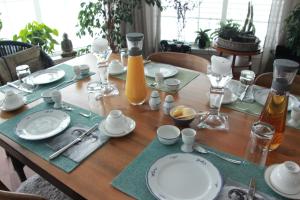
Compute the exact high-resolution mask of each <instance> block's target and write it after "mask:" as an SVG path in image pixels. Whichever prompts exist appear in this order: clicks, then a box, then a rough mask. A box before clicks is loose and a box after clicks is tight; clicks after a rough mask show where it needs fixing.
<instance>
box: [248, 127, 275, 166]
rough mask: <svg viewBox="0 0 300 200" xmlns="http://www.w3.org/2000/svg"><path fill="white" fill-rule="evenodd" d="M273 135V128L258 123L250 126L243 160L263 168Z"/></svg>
mask: <svg viewBox="0 0 300 200" xmlns="http://www.w3.org/2000/svg"><path fill="white" fill-rule="evenodd" d="M273 135H274V127H273V126H272V125H270V124H267V123H264V122H261V121H258V122H254V123H253V124H252V126H251V133H250V140H249V142H248V145H247V149H246V152H245V159H246V160H248V161H249V162H252V163H255V164H257V165H258V166H259V167H264V166H265V164H266V160H267V157H268V152H269V148H270V145H271V141H272V138H273Z"/></svg>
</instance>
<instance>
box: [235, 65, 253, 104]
mask: <svg viewBox="0 0 300 200" xmlns="http://www.w3.org/2000/svg"><path fill="white" fill-rule="evenodd" d="M254 79H255V73H254V72H253V71H251V70H242V71H241V75H240V83H241V84H240V88H239V94H238V96H239V99H240V100H241V101H245V102H253V101H254V96H253V83H254Z"/></svg>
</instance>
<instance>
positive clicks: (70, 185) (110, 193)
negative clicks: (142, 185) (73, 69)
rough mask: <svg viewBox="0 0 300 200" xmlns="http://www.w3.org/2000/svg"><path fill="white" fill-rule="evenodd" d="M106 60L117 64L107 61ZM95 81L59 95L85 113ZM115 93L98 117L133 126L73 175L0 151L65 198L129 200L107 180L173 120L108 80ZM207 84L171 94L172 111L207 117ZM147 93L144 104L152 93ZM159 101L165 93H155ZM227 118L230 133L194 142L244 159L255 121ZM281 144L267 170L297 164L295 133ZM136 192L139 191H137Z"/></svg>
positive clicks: (0, 138)
mask: <svg viewBox="0 0 300 200" xmlns="http://www.w3.org/2000/svg"><path fill="white" fill-rule="evenodd" d="M111 59H119V56H118V55H112V56H111ZM65 63H66V64H69V65H80V64H87V65H89V66H90V69H91V71H94V72H97V67H96V58H95V57H94V56H93V55H91V54H87V55H84V56H81V57H77V58H74V59H72V60H69V61H67V62H65ZM92 80H98V75H97V74H96V75H94V76H91V77H89V78H86V79H83V80H80V81H78V82H76V83H74V84H72V85H70V86H67V87H65V88H63V89H61V92H62V97H63V101H65V102H68V103H71V104H73V105H76V106H79V107H82V108H85V109H89V107H88V98H87V91H86V86H87V84H88V82H89V81H92ZM109 81H110V82H112V83H114V84H116V86H117V88H118V89H119V91H120V93H119V95H117V96H109V97H104V98H103V100H102V101H101V102H100V103H99V106H100V107H101V113H100V114H101V115H103V116H105V115H107V114H108V113H109V112H110V110H112V109H119V110H121V111H122V112H123V113H124V114H125V115H127V116H130V117H131V118H132V119H134V120H135V122H136V128H135V129H134V131H133V132H132V133H130V134H129V135H127V136H124V137H120V138H111V139H110V140H109V141H108V142H107V143H106V144H105V145H104V146H102V147H101V148H99V149H98V150H96V151H95V152H94V153H93V154H91V155H90V156H89V157H88V158H87V159H85V161H84V162H82V163H81V164H80V165H79V166H78V167H77V168H75V169H74V170H73V171H72V172H70V173H66V172H64V171H63V170H61V169H59V168H57V167H55V166H54V165H52V164H51V163H49V162H48V161H46V160H44V159H42V158H41V157H39V156H38V155H36V154H34V153H32V152H31V151H29V150H27V149H25V148H23V147H22V146H20V145H18V144H17V143H15V142H13V141H12V140H10V139H9V138H7V137H5V136H4V135H2V134H0V145H1V146H2V147H3V148H4V149H5V150H6V151H8V152H9V153H10V154H11V155H13V156H14V157H16V158H17V159H18V160H20V161H21V162H23V163H24V164H25V165H27V166H29V167H30V168H31V169H32V170H34V171H35V172H36V173H37V174H39V175H41V176H42V177H44V178H45V179H46V180H48V181H49V182H50V183H52V184H53V185H55V186H56V187H58V188H59V189H60V190H62V191H63V192H65V193H66V194H68V195H69V196H70V197H72V198H73V199H76V200H78V199H89V200H96V199H97V200H98V199H112V200H115V199H132V198H131V197H129V196H127V195H126V194H124V193H122V192H120V191H118V190H117V189H115V188H113V187H112V186H111V182H112V180H113V179H114V178H115V177H116V176H117V175H118V174H119V173H120V172H121V171H122V170H123V169H124V168H125V167H126V166H127V165H128V164H130V162H132V161H133V160H134V159H135V158H136V157H137V156H138V154H139V153H141V152H142V151H143V149H144V148H145V147H146V146H147V145H148V144H149V143H151V141H152V140H153V139H154V138H155V137H156V130H157V128H158V127H159V126H161V125H164V124H173V121H172V119H171V118H170V117H169V116H167V115H165V114H164V113H163V111H162V109H160V110H158V111H153V110H151V109H150V107H149V105H148V101H146V102H145V103H144V104H143V105H140V106H133V105H131V104H130V103H129V102H128V101H127V98H126V96H125V81H123V80H120V79H117V78H114V77H110V78H109ZM209 87H210V83H209V80H208V78H207V77H206V75H205V74H200V75H199V76H198V77H197V78H195V79H194V80H192V81H191V82H190V83H189V84H188V85H186V86H185V87H184V88H182V89H181V90H180V91H178V92H177V93H176V94H173V96H174V98H175V103H176V105H188V106H191V107H193V108H194V109H196V110H197V111H206V110H208V109H209V107H208V91H209ZM147 90H148V98H149V95H150V92H151V89H150V88H147ZM159 93H160V97H161V99H162V100H164V98H165V96H166V95H167V94H168V93H165V92H159ZM41 102H42V99H39V100H37V101H35V102H33V103H30V104H28V105H26V106H25V107H23V108H22V109H19V110H17V111H14V112H1V114H0V119H1V121H2V122H3V121H5V120H7V119H10V118H12V117H14V116H15V115H17V114H19V113H21V112H23V111H25V110H26V109H29V108H31V107H33V106H35V105H37V104H39V103H41ZM221 111H222V112H224V113H226V114H227V115H228V116H229V126H230V127H229V131H226V132H224V131H214V130H208V129H198V130H197V136H196V141H197V142H199V143H201V144H205V145H208V146H209V147H212V148H214V149H217V150H219V151H222V152H226V153H229V154H233V155H235V156H239V157H243V156H244V151H245V149H246V145H247V143H248V140H249V135H250V127H251V124H252V123H253V122H255V121H257V120H258V117H257V116H253V115H249V114H246V113H242V112H238V111H235V110H232V109H229V108H223V107H222V108H221ZM284 135H285V138H284V141H283V143H282V144H281V146H280V147H279V148H278V149H277V150H275V151H272V152H270V153H269V155H268V159H267V165H270V164H273V163H281V162H283V161H286V160H292V161H295V162H297V163H298V164H300V131H299V130H297V129H294V128H289V127H286V130H285V132H284ZM136 187H139V186H136Z"/></svg>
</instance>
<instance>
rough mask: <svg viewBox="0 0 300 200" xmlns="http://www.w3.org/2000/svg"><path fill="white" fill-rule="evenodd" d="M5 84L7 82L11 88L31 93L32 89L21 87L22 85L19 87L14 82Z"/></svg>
mask: <svg viewBox="0 0 300 200" xmlns="http://www.w3.org/2000/svg"><path fill="white" fill-rule="evenodd" d="M6 84H7V85H8V86H10V87H13V88H16V89H18V90H20V91H22V92H27V93H32V90H29V89H26V88H23V87H21V86H19V85H16V84H14V83H12V82H7V83H6Z"/></svg>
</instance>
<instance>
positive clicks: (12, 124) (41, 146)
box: [0, 103, 103, 173]
mask: <svg viewBox="0 0 300 200" xmlns="http://www.w3.org/2000/svg"><path fill="white" fill-rule="evenodd" d="M65 104H66V103H65ZM66 105H69V106H71V107H72V108H73V109H74V110H72V111H65V112H66V113H68V114H69V115H70V117H71V123H70V125H69V127H72V126H75V125H78V124H84V125H85V126H87V127H92V126H93V125H94V124H95V122H100V121H101V120H102V119H103V117H100V116H99V115H97V114H95V113H92V116H91V117H90V118H86V117H83V116H81V115H80V114H79V113H80V112H83V113H89V111H87V110H85V109H82V108H79V107H77V106H74V105H71V104H66ZM52 107H53V104H50V105H49V104H46V103H41V104H39V105H37V106H35V107H33V108H31V109H29V110H26V111H24V112H22V113H20V114H19V115H17V116H15V117H14V118H12V119H9V120H7V121H5V122H3V123H2V124H0V134H2V135H5V136H6V137H8V138H10V139H11V140H13V141H14V142H16V143H18V144H19V145H21V146H22V147H24V148H26V149H27V150H29V151H31V152H33V153H35V154H37V155H38V156H40V157H42V158H43V159H45V160H47V161H49V162H50V163H52V164H53V165H55V166H57V167H58V168H60V169H62V170H64V171H65V172H67V173H69V172H71V171H72V170H73V169H75V168H76V167H77V166H78V165H79V164H80V163H77V162H74V161H73V160H71V159H69V158H67V157H65V156H62V155H61V156H59V157H57V158H56V159H54V160H51V161H50V160H49V156H50V155H51V154H52V153H54V152H53V150H52V149H51V148H50V147H49V146H48V145H47V143H48V140H47V139H44V140H37V141H28V140H23V139H21V138H19V137H18V136H17V135H16V134H15V129H16V125H17V124H18V123H19V121H21V120H22V119H23V118H24V117H25V116H27V115H29V114H31V113H34V112H37V111H41V110H45V109H51V108H52ZM62 111H63V110H62ZM91 119H94V120H91Z"/></svg>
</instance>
